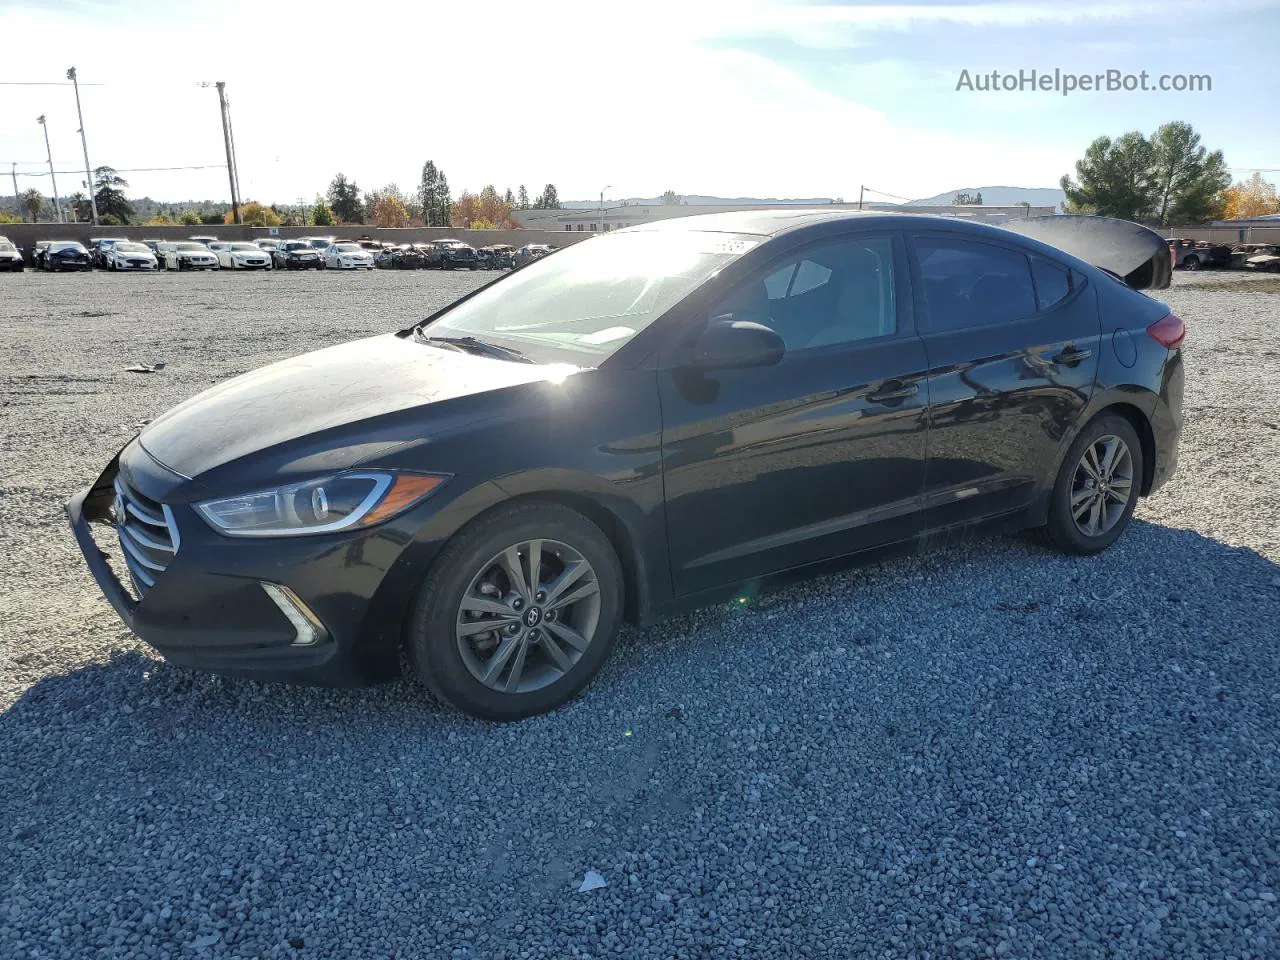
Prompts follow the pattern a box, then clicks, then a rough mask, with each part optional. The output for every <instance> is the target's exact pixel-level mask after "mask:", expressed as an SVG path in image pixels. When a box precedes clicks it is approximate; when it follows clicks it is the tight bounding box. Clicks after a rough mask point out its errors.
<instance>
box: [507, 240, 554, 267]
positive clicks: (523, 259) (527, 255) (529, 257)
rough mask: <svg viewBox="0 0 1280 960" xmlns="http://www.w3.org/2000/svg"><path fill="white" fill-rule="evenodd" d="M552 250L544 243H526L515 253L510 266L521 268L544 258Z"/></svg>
mask: <svg viewBox="0 0 1280 960" xmlns="http://www.w3.org/2000/svg"><path fill="white" fill-rule="evenodd" d="M553 249H554V248H553V247H550V246H548V245H547V244H545V243H526V244H525V245H524V246H523V247H521V248H520V249H519V250H517V251H516V252H515V254H514V255H513V257H512V266H515V267H523V266H524V265H525V264H527V263H531V262H532V261H534V260H537V259H538V258H539V257H545V256H547V254H549V253H551V252H552V250H553Z"/></svg>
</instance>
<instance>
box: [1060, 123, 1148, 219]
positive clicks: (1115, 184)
mask: <svg viewBox="0 0 1280 960" xmlns="http://www.w3.org/2000/svg"><path fill="white" fill-rule="evenodd" d="M1152 160H1153V152H1152V149H1151V144H1150V143H1149V142H1148V141H1147V139H1146V137H1144V136H1143V135H1142V134H1141V133H1139V132H1138V131H1136V130H1133V131H1130V132H1129V133H1126V134H1124V135H1122V136H1120V137H1118V138H1117V139H1115V140H1112V139H1111V138H1110V137H1098V139H1096V140H1094V141H1093V143H1091V144H1089V146H1088V148H1087V149H1086V150H1085V152H1084V156H1083V157H1081V158H1080V159H1079V160H1077V161H1076V177H1077V178H1078V180H1079V183H1077V182H1075V181H1073V180H1072V179H1071V177H1070V176H1069V175H1064V176H1063V178H1062V180H1061V186H1062V190H1063V192H1064V193H1066V195H1067V212H1068V213H1091V214H1096V215H1097V216H1100V217H1118V218H1120V219H1121V220H1145V219H1147V217H1148V216H1149V215H1150V212H1151V200H1152V194H1153V192H1154V188H1155V184H1154V178H1153V176H1152Z"/></svg>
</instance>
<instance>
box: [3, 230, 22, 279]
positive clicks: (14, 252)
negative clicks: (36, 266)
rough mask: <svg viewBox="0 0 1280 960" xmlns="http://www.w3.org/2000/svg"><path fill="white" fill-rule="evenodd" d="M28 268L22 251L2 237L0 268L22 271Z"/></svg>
mask: <svg viewBox="0 0 1280 960" xmlns="http://www.w3.org/2000/svg"><path fill="white" fill-rule="evenodd" d="M24 269H26V263H25V262H24V261H23V259H22V251H21V250H19V249H18V248H17V247H16V246H14V245H13V244H12V243H10V242H9V241H8V240H6V239H4V238H0V270H6V271H16V272H18V273H21V272H22V271H23V270H24Z"/></svg>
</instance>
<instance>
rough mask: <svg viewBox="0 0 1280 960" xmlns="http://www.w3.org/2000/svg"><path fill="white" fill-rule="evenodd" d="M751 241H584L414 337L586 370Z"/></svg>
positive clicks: (622, 236) (646, 235)
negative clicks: (468, 343) (479, 345)
mask: <svg viewBox="0 0 1280 960" xmlns="http://www.w3.org/2000/svg"><path fill="white" fill-rule="evenodd" d="M758 242H759V239H758V238H756V237H748V236H740V235H737V234H726V233H704V232H699V231H675V230H661V231H637V232H635V233H616V234H612V235H610V236H602V237H594V238H592V239H590V240H586V241H583V242H580V243H576V244H574V245H572V246H569V247H566V248H565V249H563V250H560V251H558V252H557V253H555V254H554V255H552V256H546V257H542V258H539V259H538V260H537V261H535V262H532V263H530V264H529V265H528V266H526V267H524V268H523V269H521V270H519V271H517V272H516V273H513V274H511V275H510V276H509V277H507V278H505V279H504V280H502V281H500V282H498V283H495V284H494V285H493V286H492V287H489V288H487V289H484V290H481V291H480V292H479V293H477V294H476V295H475V296H473V297H472V298H471V299H469V300H467V301H465V302H463V303H460V304H458V306H456V307H454V308H453V309H452V310H450V311H449V312H448V313H446V314H445V315H444V316H442V317H441V318H440V319H439V320H437V321H435V322H434V323H432V324H431V325H430V326H429V327H427V328H426V329H425V330H424V331H423V333H424V335H425V336H428V337H465V336H470V337H476V338H477V339H480V340H485V341H488V342H492V343H497V344H499V345H501V346H506V347H511V348H513V349H516V350H519V351H520V352H522V353H524V354H525V355H526V356H528V357H529V358H530V359H531V360H534V361H537V362H540V363H558V362H569V363H580V364H583V365H594V364H596V363H599V362H600V361H602V360H604V359H605V358H607V357H609V356H610V355H611V354H613V353H615V352H616V351H617V350H618V349H620V348H621V347H622V346H623V344H625V343H627V341H629V340H630V339H631V338H632V337H634V336H635V335H636V334H637V333H639V332H640V331H641V330H643V329H644V328H645V327H647V326H648V325H649V324H650V323H652V322H653V321H654V320H656V319H657V318H658V317H659V316H661V315H662V314H663V313H665V312H666V311H667V310H669V309H670V308H671V307H673V306H674V305H675V304H676V303H678V302H679V301H680V300H682V299H683V298H684V297H685V296H686V295H688V294H689V293H691V292H692V291H693V290H694V289H695V288H697V287H698V286H700V285H701V284H702V283H704V282H706V280H707V279H708V278H710V277H711V276H712V275H713V274H715V273H716V272H717V271H718V270H720V269H721V268H722V267H724V266H725V265H726V264H727V263H729V262H731V261H733V260H735V259H737V258H738V257H740V256H741V255H742V254H744V253H746V252H747V251H748V250H750V249H751V248H752V247H753V246H755V245H756V244H757V243H758Z"/></svg>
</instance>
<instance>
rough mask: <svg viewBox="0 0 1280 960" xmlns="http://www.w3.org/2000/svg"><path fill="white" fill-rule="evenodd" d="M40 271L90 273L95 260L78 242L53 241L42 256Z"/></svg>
mask: <svg viewBox="0 0 1280 960" xmlns="http://www.w3.org/2000/svg"><path fill="white" fill-rule="evenodd" d="M40 269H41V270H50V271H54V270H84V271H90V270H92V269H93V259H92V258H91V257H90V255H89V251H88V250H86V249H85V247H84V244H82V243H80V242H79V241H77V240H53V241H51V242H50V243H49V245H48V246H47V247H45V249H44V251H43V252H42V253H41V254H40Z"/></svg>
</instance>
